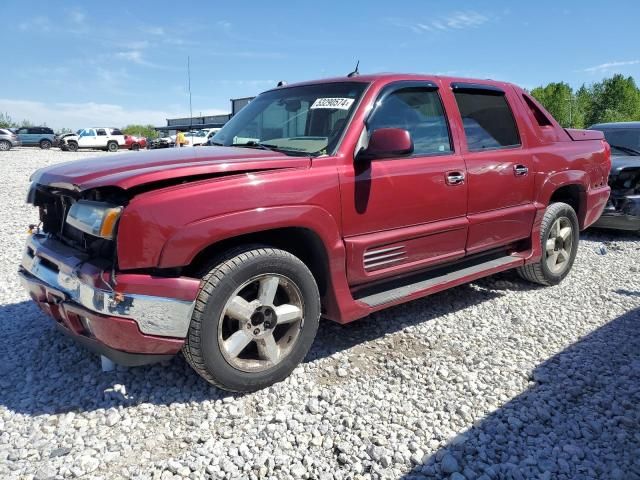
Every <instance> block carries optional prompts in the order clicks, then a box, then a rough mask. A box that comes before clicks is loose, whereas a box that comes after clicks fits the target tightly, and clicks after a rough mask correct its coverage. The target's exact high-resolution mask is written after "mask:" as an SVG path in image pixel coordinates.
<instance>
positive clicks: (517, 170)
mask: <svg viewBox="0 0 640 480" xmlns="http://www.w3.org/2000/svg"><path fill="white" fill-rule="evenodd" d="M527 173H529V168H528V167H526V166H525V165H514V166H513V174H514V175H515V176H516V177H523V176H524V175H526V174H527Z"/></svg>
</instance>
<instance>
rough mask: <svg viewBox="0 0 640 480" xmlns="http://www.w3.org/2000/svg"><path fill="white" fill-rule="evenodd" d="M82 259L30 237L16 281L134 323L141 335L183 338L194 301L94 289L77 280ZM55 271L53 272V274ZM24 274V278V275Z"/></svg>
mask: <svg viewBox="0 0 640 480" xmlns="http://www.w3.org/2000/svg"><path fill="white" fill-rule="evenodd" d="M83 264H84V259H83V258H82V255H81V254H80V253H79V252H77V251H74V250H73V249H71V248H69V247H66V246H64V245H63V244H61V243H59V242H57V241H55V240H51V239H49V238H48V237H47V236H45V235H40V234H36V235H31V236H30V237H29V239H28V240H27V248H26V249H25V253H24V255H23V257H22V264H21V273H22V275H20V279H21V281H22V283H23V285H24V286H25V288H27V290H28V283H29V278H28V277H29V275H30V276H33V277H35V278H37V279H38V280H39V281H40V282H42V283H44V284H45V285H46V286H48V287H49V288H50V289H51V290H52V291H54V292H62V293H63V294H64V295H65V296H66V297H68V298H66V299H65V300H67V299H68V300H71V301H73V302H75V303H77V304H78V305H80V306H82V307H84V308H86V309H87V310H90V311H92V312H95V313H98V314H102V315H107V316H115V317H122V318H128V319H131V320H134V321H135V322H136V323H137V324H138V328H139V329H140V331H141V332H142V333H145V334H148V335H158V336H164V337H177V338H184V337H186V336H187V331H188V329H189V323H190V321H191V314H192V313H193V308H194V305H195V301H185V300H179V299H175V298H167V297H156V296H151V295H139V294H129V293H126V292H115V291H113V290H109V289H107V288H109V285H107V284H106V282H103V283H104V284H105V289H101V288H97V287H95V286H92V285H89V284H88V283H85V282H83V281H82V280H81V279H80V277H79V272H80V268H81V266H82V265H83ZM55 268H57V271H56V270H55ZM24 272H26V273H27V274H28V275H24Z"/></svg>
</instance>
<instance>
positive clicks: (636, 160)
mask: <svg viewBox="0 0 640 480" xmlns="http://www.w3.org/2000/svg"><path fill="white" fill-rule="evenodd" d="M589 129H591V130H599V131H601V132H603V133H604V136H605V138H606V139H607V142H609V145H610V146H611V173H610V174H609V186H610V187H611V196H610V197H609V201H608V202H607V206H606V207H605V209H604V212H603V213H602V216H601V217H600V219H599V220H598V221H597V222H596V223H595V224H594V226H595V227H601V228H615V229H619V230H631V231H636V232H640V122H615V123H599V124H597V125H592V126H591V127H589Z"/></svg>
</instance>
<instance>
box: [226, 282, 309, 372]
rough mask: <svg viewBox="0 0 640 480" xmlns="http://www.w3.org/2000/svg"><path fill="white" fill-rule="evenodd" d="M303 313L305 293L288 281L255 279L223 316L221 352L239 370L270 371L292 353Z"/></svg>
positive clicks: (233, 297)
mask: <svg viewBox="0 0 640 480" xmlns="http://www.w3.org/2000/svg"><path fill="white" fill-rule="evenodd" d="M303 312H304V303H303V300H302V293H301V292H300V289H299V288H298V286H297V285H296V284H295V283H294V282H293V281H291V280H290V279H289V278H287V277H285V276H283V275H276V274H266V275H257V276H255V277H252V278H251V279H249V280H248V281H247V282H245V283H243V284H242V285H241V286H240V287H239V288H237V289H236V290H235V292H233V294H232V295H231V296H230V297H229V300H228V301H227V303H226V305H225V307H224V309H223V311H222V314H221V315H220V319H219V327H218V344H219V346H220V351H221V352H222V355H223V356H224V358H225V360H226V361H227V362H228V363H229V364H230V365H231V366H232V367H234V368H237V369H238V370H241V371H244V372H261V371H264V370H267V369H269V368H271V367H273V366H274V365H277V364H278V363H280V362H281V361H282V360H283V359H285V358H286V357H287V355H289V353H290V352H291V350H292V349H293V346H294V345H295V344H296V341H297V340H298V337H299V335H300V331H301V329H302V326H303V323H304V314H303Z"/></svg>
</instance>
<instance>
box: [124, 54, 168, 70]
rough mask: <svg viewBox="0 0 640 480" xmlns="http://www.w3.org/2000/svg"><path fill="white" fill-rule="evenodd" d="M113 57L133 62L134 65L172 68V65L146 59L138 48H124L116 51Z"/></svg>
mask: <svg viewBox="0 0 640 480" xmlns="http://www.w3.org/2000/svg"><path fill="white" fill-rule="evenodd" d="M115 57H116V58H119V59H121V60H126V61H127V62H131V63H135V64H136V65H142V66H143V67H151V68H163V69H170V68H172V67H169V66H168V65H160V64H157V63H153V62H150V61H148V60H147V59H146V58H145V57H144V55H143V54H142V51H140V50H125V51H122V52H117V53H116V54H115Z"/></svg>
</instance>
